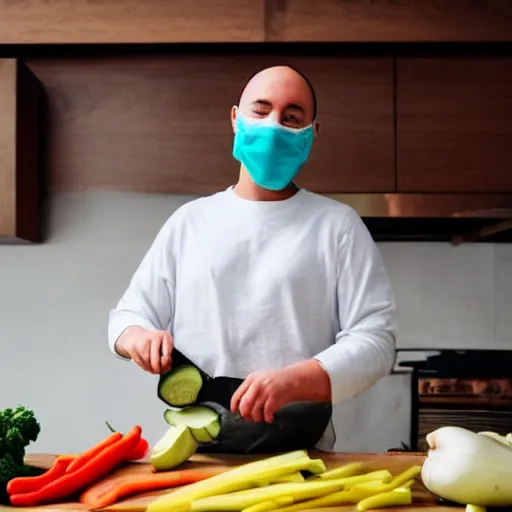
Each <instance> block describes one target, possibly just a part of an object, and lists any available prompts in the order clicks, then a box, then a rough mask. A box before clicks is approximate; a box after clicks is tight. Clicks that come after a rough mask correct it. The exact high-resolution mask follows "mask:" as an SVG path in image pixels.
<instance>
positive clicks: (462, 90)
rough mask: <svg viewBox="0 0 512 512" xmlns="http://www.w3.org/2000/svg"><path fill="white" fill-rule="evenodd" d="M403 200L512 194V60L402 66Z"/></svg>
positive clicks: (428, 60) (400, 167) (399, 179)
mask: <svg viewBox="0 0 512 512" xmlns="http://www.w3.org/2000/svg"><path fill="white" fill-rule="evenodd" d="M396 87H397V184H398V191H400V192H512V173H511V172H510V169H511V168H512V122H511V119H512V58H502V57H499V58H498V57H496V58H417V59H414V58H411V59H409V58H408V59H405V58H404V59H398V61H397V84H396Z"/></svg>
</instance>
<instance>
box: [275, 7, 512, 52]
mask: <svg viewBox="0 0 512 512" xmlns="http://www.w3.org/2000/svg"><path fill="white" fill-rule="evenodd" d="M266 7H267V8H266V16H267V22H266V27H267V29H268V30H267V31H266V32H267V33H266V37H267V40H271V41H300V42H313V41H315V42H327V41H340V42H417V41H422V42H440V41H451V42H465V41H466V42H467V41H486V42H487V41H511V40H512V3H511V2H509V1H508V0H488V1H477V2H475V1H474V0H457V1H453V0H428V1H426V0H400V1H395V0H356V1H354V0H319V1H316V2H311V1H310V0H267V6H266Z"/></svg>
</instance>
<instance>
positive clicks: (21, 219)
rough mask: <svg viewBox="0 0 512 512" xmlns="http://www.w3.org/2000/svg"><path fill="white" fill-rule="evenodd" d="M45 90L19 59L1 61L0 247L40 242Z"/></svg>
mask: <svg viewBox="0 0 512 512" xmlns="http://www.w3.org/2000/svg"><path fill="white" fill-rule="evenodd" d="M41 93H42V89H41V87H40V84H39V82H38V81H37V80H36V78H35V76H34V75H33V74H32V73H31V72H30V70H29V69H28V68H27V67H26V66H25V65H24V64H23V63H22V62H20V61H17V60H16V59H3V60H1V59H0V243H26V242H41V240H42V219H41V193H40V192H41V171H42V169H41V153H40V146H39V142H40V141H39V134H40V124H39V120H40V114H41V112H40V107H41V105H42V96H41Z"/></svg>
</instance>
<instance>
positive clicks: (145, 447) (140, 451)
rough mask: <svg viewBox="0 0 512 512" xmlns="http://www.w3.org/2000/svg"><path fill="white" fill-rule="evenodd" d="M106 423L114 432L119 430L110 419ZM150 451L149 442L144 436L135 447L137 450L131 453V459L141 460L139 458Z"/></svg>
mask: <svg viewBox="0 0 512 512" xmlns="http://www.w3.org/2000/svg"><path fill="white" fill-rule="evenodd" d="M105 424H106V425H107V427H108V429H109V430H110V431H111V432H114V433H115V432H117V430H116V429H115V428H114V427H113V426H112V425H111V424H110V423H109V422H108V421H105ZM148 451H149V443H148V442H147V441H146V440H145V439H144V438H141V439H140V441H139V444H138V445H137V447H136V448H135V451H134V453H133V454H132V455H131V457H130V458H129V460H139V459H142V457H145V456H146V454H147V453H148Z"/></svg>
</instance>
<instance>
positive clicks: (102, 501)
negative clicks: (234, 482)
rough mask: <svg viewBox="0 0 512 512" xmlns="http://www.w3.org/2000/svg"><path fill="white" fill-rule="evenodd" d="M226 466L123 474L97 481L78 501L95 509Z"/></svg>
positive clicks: (193, 479) (194, 479)
mask: <svg viewBox="0 0 512 512" xmlns="http://www.w3.org/2000/svg"><path fill="white" fill-rule="evenodd" d="M226 469H228V468H219V467H217V468H201V469H195V468H191V469H182V470H180V471H166V472H162V473H158V474H156V475H153V474H149V475H125V476H120V477H118V478H113V479H111V480H106V481H104V482H98V483H97V484H95V485H92V486H91V487H89V488H87V489H86V490H85V491H84V492H83V493H82V494H81V496H80V502H81V503H83V504H85V505H87V506H88V508H89V510H96V509H100V508H104V507H107V506H108V505H112V504H113V503H116V502H117V501H119V500H121V499H123V498H125V497H127V496H131V495H133V494H138V493H143V492H149V491H156V490H158V489H167V488H170V487H178V486H181V485H187V484H191V483H194V482H199V481H200V480H206V479H207V478H210V477H212V476H215V475H218V474H219V473H222V472H224V471H226Z"/></svg>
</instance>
